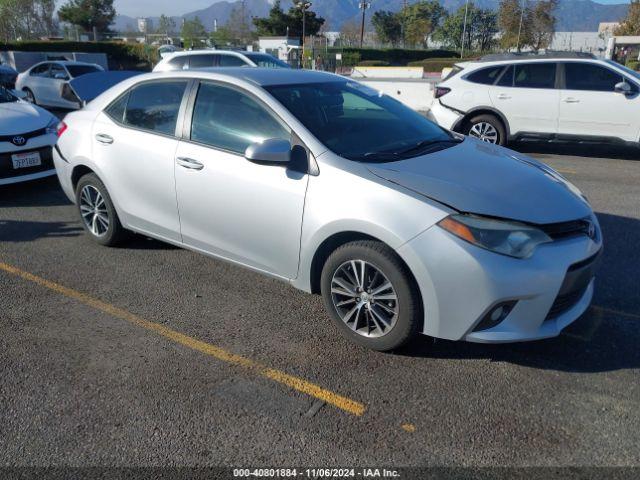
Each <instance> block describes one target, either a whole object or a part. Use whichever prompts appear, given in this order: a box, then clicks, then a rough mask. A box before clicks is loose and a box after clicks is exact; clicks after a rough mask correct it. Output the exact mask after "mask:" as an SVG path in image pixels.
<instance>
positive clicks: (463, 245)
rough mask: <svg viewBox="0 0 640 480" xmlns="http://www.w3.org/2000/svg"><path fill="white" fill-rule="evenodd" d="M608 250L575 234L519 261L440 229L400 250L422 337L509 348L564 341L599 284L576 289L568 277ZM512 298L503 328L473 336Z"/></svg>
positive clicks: (584, 280) (586, 282)
mask: <svg viewBox="0 0 640 480" xmlns="http://www.w3.org/2000/svg"><path fill="white" fill-rule="evenodd" d="M601 247H602V243H601V241H600V239H598V240H597V241H594V240H592V239H590V238H588V237H587V236H581V237H573V238H568V239H564V240H558V241H555V242H553V243H549V244H544V245H541V246H539V247H538V249H537V250H536V252H535V253H534V255H533V256H532V257H531V258H528V259H517V258H511V257H507V256H504V255H499V254H496V253H493V252H489V251H487V250H484V249H481V248H479V247H476V246H474V245H471V244H469V243H467V242H465V241H464V240H461V239H459V238H457V237H455V236H453V235H451V234H450V233H448V232H446V231H444V230H443V229H441V228H440V227H438V226H433V227H431V228H430V229H429V230H427V231H426V232H424V233H422V234H421V235H419V236H418V237H416V238H415V239H413V240H411V241H410V242H408V243H406V244H405V245H403V246H402V247H400V248H399V249H398V253H399V254H400V256H401V257H402V258H403V259H404V260H405V262H407V264H408V265H409V266H410V267H411V269H412V272H413V274H414V276H415V278H416V280H417V282H418V285H419V286H420V291H421V294H422V297H423V305H424V312H425V318H424V329H423V333H425V334H427V335H430V336H433V337H437V338H445V339H449V340H466V341H470V342H482V343H502V342H518V341H529V340H539V339H543V338H549V337H554V336H557V335H558V334H559V333H560V332H561V331H562V329H564V328H565V327H566V326H567V325H569V324H570V323H572V322H573V321H574V320H576V319H577V318H578V317H579V316H580V315H582V313H584V311H585V310H586V309H587V308H588V306H589V304H590V303H591V299H592V297H593V289H594V279H593V278H592V277H591V276H588V277H586V278H585V277H582V278H581V280H580V281H581V284H580V285H578V286H577V287H579V288H576V289H572V288H571V285H569V286H567V283H566V279H567V278H568V273H570V269H571V268H572V265H577V266H580V265H581V262H585V260H586V261H587V263H589V262H590V261H591V260H593V261H595V259H596V257H597V254H598V252H599V251H600V249H601ZM589 271H591V272H592V270H589ZM587 275H589V272H587ZM569 290H571V291H569ZM564 294H570V295H564ZM508 301H515V302H516V304H515V306H514V307H513V309H512V310H511V312H510V313H509V314H508V315H507V317H506V318H505V319H504V320H503V321H502V322H501V323H499V324H498V325H496V326H494V327H492V328H488V329H486V330H480V331H474V329H475V327H476V326H477V325H478V324H479V322H480V321H481V320H482V319H483V317H484V316H485V315H486V314H487V313H488V312H490V311H491V309H492V308H493V307H494V306H496V305H498V304H500V303H502V302H508ZM563 302H564V303H563Z"/></svg>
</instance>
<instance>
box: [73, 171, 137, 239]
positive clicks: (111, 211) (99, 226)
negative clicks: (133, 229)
mask: <svg viewBox="0 0 640 480" xmlns="http://www.w3.org/2000/svg"><path fill="white" fill-rule="evenodd" d="M96 194H97V195H99V197H98V196H97V195H96ZM100 199H102V200H100ZM76 205H77V207H78V213H79V214H80V221H81V222H82V227H83V228H84V229H85V231H86V232H87V233H88V234H89V236H90V237H91V238H92V239H93V240H95V241H96V242H98V243H99V244H100V245H104V246H107V247H113V246H115V245H118V244H119V243H121V242H122V241H123V240H124V239H125V238H126V236H127V235H126V234H127V232H126V230H125V229H124V228H123V227H122V224H121V223H120V219H119V218H118V214H117V213H116V210H115V208H114V206H113V202H112V201H111V197H110V196H109V192H108V191H107V189H106V187H105V186H104V184H103V183H102V182H101V181H100V179H99V178H98V176H97V175H95V174H94V173H88V174H86V175H84V176H82V177H81V178H80V180H79V181H78V185H77V187H76ZM96 205H97V211H98V213H99V214H98V215H96V213H95V212H96V209H95V206H96ZM92 206H93V207H94V210H90V207H92ZM105 217H106V220H107V221H106V225H105Z"/></svg>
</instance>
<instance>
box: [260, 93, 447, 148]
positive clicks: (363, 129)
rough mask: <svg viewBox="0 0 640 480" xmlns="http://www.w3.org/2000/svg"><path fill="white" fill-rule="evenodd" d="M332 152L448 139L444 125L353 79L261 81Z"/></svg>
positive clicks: (401, 146) (397, 146) (392, 146)
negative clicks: (295, 82) (286, 82)
mask: <svg viewBox="0 0 640 480" xmlns="http://www.w3.org/2000/svg"><path fill="white" fill-rule="evenodd" d="M265 88H266V90H267V91H269V93H271V94H272V95H273V96H274V97H275V98H276V99H277V100H278V101H280V103H282V104H283V105H284V106H285V107H286V108H287V109H288V110H289V111H290V112H291V113H292V114H293V115H294V116H295V117H297V118H298V120H300V122H302V123H303V124H304V126H305V127H307V128H308V129H309V130H310V131H311V133H313V134H314V135H315V136H316V138H318V139H319V140H320V141H321V142H322V143H324V144H325V145H326V146H327V147H328V148H330V149H331V150H332V151H333V152H335V153H337V154H338V155H341V156H343V157H345V158H349V159H353V160H362V157H363V156H364V155H365V154H369V153H380V152H386V151H389V150H393V149H394V148H403V147H406V146H410V145H415V144H416V142H422V141H451V140H452V137H451V136H450V134H448V133H447V132H446V131H445V130H443V129H442V128H440V127H438V126H437V125H435V124H434V123H432V122H430V121H429V120H427V119H426V118H425V117H423V116H422V115H420V114H419V113H417V112H414V111H413V110H411V109H410V108H408V107H406V106H404V105H402V104H401V103H400V102H398V101H396V100H394V99H392V98H391V97H389V96H387V95H382V94H381V93H379V92H377V91H376V90H373V89H371V88H369V87H365V86H364V85H360V84H357V83H354V82H326V83H309V84H300V85H274V86H268V87H265Z"/></svg>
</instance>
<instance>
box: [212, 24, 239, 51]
mask: <svg viewBox="0 0 640 480" xmlns="http://www.w3.org/2000/svg"><path fill="white" fill-rule="evenodd" d="M210 38H211V42H212V43H213V45H215V46H216V47H220V46H226V45H233V44H235V43H239V39H238V38H236V37H234V35H233V32H232V31H231V30H230V29H229V27H226V26H225V27H218V30H217V31H215V32H211V36H210Z"/></svg>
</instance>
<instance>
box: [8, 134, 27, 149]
mask: <svg viewBox="0 0 640 480" xmlns="http://www.w3.org/2000/svg"><path fill="white" fill-rule="evenodd" d="M11 143H13V144H14V145H16V146H18V147H19V146H21V145H24V144H25V143H27V140H26V139H25V138H24V137H21V136H17V137H13V138H12V139H11Z"/></svg>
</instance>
